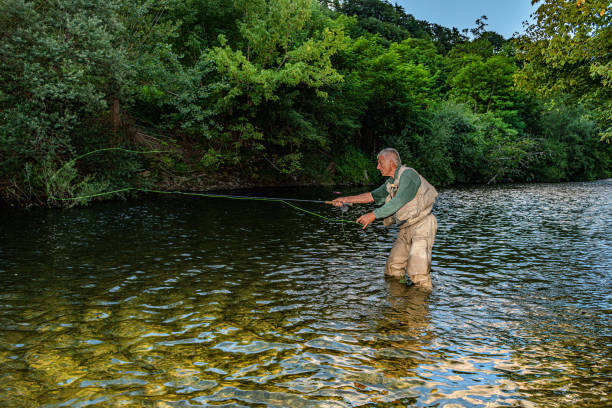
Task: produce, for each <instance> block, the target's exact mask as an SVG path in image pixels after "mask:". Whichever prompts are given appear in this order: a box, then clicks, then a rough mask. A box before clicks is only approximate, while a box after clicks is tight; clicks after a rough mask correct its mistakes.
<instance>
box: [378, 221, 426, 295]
mask: <svg viewBox="0 0 612 408" xmlns="http://www.w3.org/2000/svg"><path fill="white" fill-rule="evenodd" d="M437 229H438V222H437V220H436V217H435V216H434V215H433V214H431V213H430V214H429V215H427V216H426V217H425V218H423V219H422V220H420V221H419V222H417V223H415V224H413V225H410V226H407V227H404V228H400V230H399V232H398V233H397V239H396V240H395V243H394V244H393V248H392V249H391V252H390V253H389V258H387V264H386V266H385V275H388V276H393V277H396V278H403V277H404V276H405V274H408V276H409V277H410V280H411V281H412V283H414V285H415V286H417V287H419V288H421V289H423V290H425V291H431V290H432V288H433V287H432V284H431V277H430V275H429V271H430V269H431V251H432V248H433V244H434V240H435V238H436V231H437Z"/></svg>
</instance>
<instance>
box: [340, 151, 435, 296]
mask: <svg viewBox="0 0 612 408" xmlns="http://www.w3.org/2000/svg"><path fill="white" fill-rule="evenodd" d="M376 168H377V169H378V170H379V171H380V173H381V174H382V175H383V177H389V179H387V181H386V182H385V183H384V184H383V185H382V186H380V187H378V188H377V189H375V190H374V191H371V192H367V193H363V194H359V195H354V196H346V197H338V198H336V199H335V200H333V204H334V205H335V206H336V207H340V206H342V204H343V203H356V204H357V203H360V204H365V203H371V202H374V203H376V205H379V206H380V207H379V208H377V209H376V210H374V211H373V212H369V213H367V214H364V215H362V216H361V217H359V218H358V219H357V222H358V223H360V224H361V225H363V228H364V229H365V228H366V227H367V226H368V225H370V223H372V222H373V221H374V220H375V219H381V218H382V219H383V220H384V221H383V223H384V224H385V225H386V226H390V225H393V224H397V225H398V226H399V227H400V230H399V232H398V234H397V239H396V240H395V243H394V244H393V248H392V249H391V252H390V253H389V258H388V259H387V264H386V265H385V274H386V275H388V276H393V277H397V278H403V277H404V275H405V274H406V273H407V274H408V276H409V277H410V280H411V281H412V283H414V285H415V286H417V287H419V288H420V289H423V290H424V291H427V292H430V291H431V290H432V284H431V277H430V275H429V270H430V268H431V250H432V247H433V243H434V239H435V237H436V230H437V229H438V223H437V221H436V217H435V216H434V215H433V214H432V213H431V209H432V207H433V205H434V203H435V201H436V197H437V196H438V192H437V191H436V189H435V188H434V187H433V186H432V185H431V184H429V183H428V182H427V180H425V179H424V178H423V176H421V175H420V174H419V173H417V172H416V170H414V169H412V168H410V167H407V166H402V165H401V160H400V156H399V153H398V152H397V150H395V149H392V148H386V149H383V150H382V151H381V152H380V153H379V154H378V166H377V167H376Z"/></svg>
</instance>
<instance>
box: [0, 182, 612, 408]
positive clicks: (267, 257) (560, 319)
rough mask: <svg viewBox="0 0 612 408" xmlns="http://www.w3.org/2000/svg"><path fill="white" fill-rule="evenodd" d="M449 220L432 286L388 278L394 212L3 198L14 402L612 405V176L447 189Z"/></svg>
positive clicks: (6, 352)
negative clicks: (366, 216) (423, 288)
mask: <svg viewBox="0 0 612 408" xmlns="http://www.w3.org/2000/svg"><path fill="white" fill-rule="evenodd" d="M355 192H356V191H355ZM249 193H256V194H257V195H274V196H293V197H301V198H313V199H329V198H330V197H331V196H332V193H331V191H329V190H323V189H318V190H317V189H301V190H295V189H275V190H269V191H263V192H262V191H257V192H249ZM343 193H350V191H349V192H346V191H345V192H343ZM301 207H303V208H305V209H308V210H311V211H315V212H318V213H320V214H321V215H324V216H327V217H348V218H350V219H355V218H357V217H358V216H359V215H360V214H361V213H362V212H363V211H365V210H366V209H369V208H370V207H369V206H355V207H354V208H352V209H350V210H349V212H348V213H346V214H342V213H341V212H340V211H339V210H338V209H335V208H330V207H326V206H322V205H317V204H304V205H301ZM435 213H436V215H437V217H438V222H439V229H438V235H437V240H436V243H435V246H434V255H433V256H434V260H433V266H432V277H433V283H434V292H433V293H432V294H431V295H430V296H425V295H423V294H422V293H420V292H419V291H418V290H416V289H414V288H412V287H408V286H407V285H405V284H403V283H400V282H397V281H389V280H385V279H384V278H383V268H384V263H385V259H386V255H387V254H388V252H389V249H390V248H391V245H392V243H393V240H394V237H395V232H396V231H395V230H394V229H390V230H388V229H386V228H384V227H383V226H382V224H381V223H377V224H376V225H373V226H371V227H368V229H366V230H365V231H362V230H361V229H360V228H358V227H357V226H356V225H353V224H339V223H331V222H328V221H326V220H324V219H321V218H319V217H315V216H313V215H311V214H307V213H304V212H301V211H298V210H296V209H294V208H291V207H289V206H285V205H282V204H280V203H269V202H255V201H238V200H227V199H203V198H191V197H182V196H181V197H171V198H168V197H163V198H160V197H154V196H153V197H149V198H148V199H147V200H146V201H132V202H115V203H101V204H96V205H93V206H90V207H88V208H73V209H68V210H31V211H4V212H3V214H2V216H1V217H0V278H1V281H0V390H1V391H0V406H3V407H39V406H42V407H85V406H88V407H90V406H96V407H98V406H99V407H106V406H128V407H133V406H136V407H138V406H144V407H201V406H226V407H264V406H269V407H357V406H366V407H403V406H417V407H420V406H447V407H459V406H461V407H463V406H474V407H480V406H482V407H485V406H487V407H488V406H496V407H497V406H525V407H531V406H541V407H555V406H557V407H565V406H586V405H589V406H610V405H611V404H612V397H610V394H611V393H612V386H611V383H612V375H611V367H612V348H611V347H612V345H611V341H612V329H611V327H612V325H611V310H612V308H611V300H612V285H611V280H612V279H611V277H612V183H610V182H605V181H602V182H594V183H568V184H531V185H506V186H496V187H468V188H453V189H445V190H442V191H441V194H440V197H439V199H438V202H437V204H436V207H435Z"/></svg>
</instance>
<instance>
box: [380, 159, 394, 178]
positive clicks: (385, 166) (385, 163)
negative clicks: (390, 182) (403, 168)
mask: <svg viewBox="0 0 612 408" xmlns="http://www.w3.org/2000/svg"><path fill="white" fill-rule="evenodd" d="M396 167H397V166H395V163H393V160H391V158H390V157H389V155H387V154H383V155H382V156H380V157H379V158H378V166H376V168H377V169H378V171H380V174H382V176H383V177H392V176H393V175H394V174H395V168H396Z"/></svg>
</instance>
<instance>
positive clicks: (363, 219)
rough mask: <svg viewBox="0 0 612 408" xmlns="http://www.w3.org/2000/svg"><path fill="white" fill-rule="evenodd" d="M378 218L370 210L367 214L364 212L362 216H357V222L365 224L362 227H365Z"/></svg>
mask: <svg viewBox="0 0 612 408" xmlns="http://www.w3.org/2000/svg"><path fill="white" fill-rule="evenodd" d="M375 219H376V216H375V215H374V213H373V212H369V213H367V214H363V215H362V216H361V217H359V218H357V222H358V223H359V224H361V225H363V228H362V229H365V228H366V227H367V226H368V225H370V224H371V223H372V222H373V221H374V220H375Z"/></svg>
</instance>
